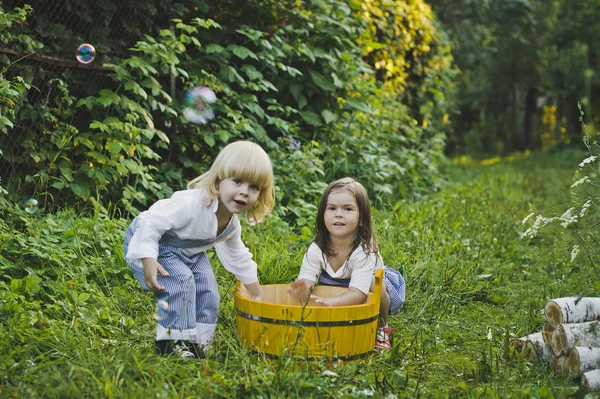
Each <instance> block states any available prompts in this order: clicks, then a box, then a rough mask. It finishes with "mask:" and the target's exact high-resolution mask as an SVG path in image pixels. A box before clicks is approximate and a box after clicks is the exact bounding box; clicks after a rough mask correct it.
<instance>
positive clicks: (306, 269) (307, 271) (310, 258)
mask: <svg viewBox="0 0 600 399" xmlns="http://www.w3.org/2000/svg"><path fill="white" fill-rule="evenodd" d="M323 262H324V260H323V251H321V248H319V246H318V245H317V244H315V243H314V242H313V243H312V244H310V246H309V247H308V249H307V250H306V253H305V254H304V258H303V259H302V266H301V267H300V273H298V279H305V280H309V281H317V279H318V278H319V275H320V274H321V270H322V267H323Z"/></svg>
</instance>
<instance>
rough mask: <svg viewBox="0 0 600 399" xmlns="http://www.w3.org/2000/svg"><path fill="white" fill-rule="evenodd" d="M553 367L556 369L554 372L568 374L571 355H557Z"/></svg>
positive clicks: (561, 374) (562, 374)
mask: <svg viewBox="0 0 600 399" xmlns="http://www.w3.org/2000/svg"><path fill="white" fill-rule="evenodd" d="M552 368H553V369H554V373H556V375H560V376H568V375H569V357H568V356H566V355H560V356H557V357H556V358H555V359H554V361H553V365H552Z"/></svg>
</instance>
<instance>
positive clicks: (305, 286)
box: [287, 279, 312, 301]
mask: <svg viewBox="0 0 600 399" xmlns="http://www.w3.org/2000/svg"><path fill="white" fill-rule="evenodd" d="M311 288H312V287H311V286H310V282H309V281H308V280H303V279H301V280H296V281H293V282H291V283H290V286H289V287H288V289H287V292H288V294H290V295H291V296H292V297H294V298H296V299H298V300H299V301H305V300H306V299H308V296H309V295H310V289H311Z"/></svg>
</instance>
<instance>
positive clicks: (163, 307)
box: [152, 300, 169, 320]
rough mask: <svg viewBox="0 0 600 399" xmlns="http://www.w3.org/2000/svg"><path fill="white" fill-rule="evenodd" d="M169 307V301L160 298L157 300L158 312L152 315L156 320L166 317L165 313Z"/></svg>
mask: <svg viewBox="0 0 600 399" xmlns="http://www.w3.org/2000/svg"><path fill="white" fill-rule="evenodd" d="M167 309H169V304H168V303H167V301H163V300H160V301H158V302H156V312H154V314H153V315H152V317H154V319H156V320H162V319H164V314H165V312H166V311H167Z"/></svg>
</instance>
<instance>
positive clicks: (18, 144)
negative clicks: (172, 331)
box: [0, 0, 143, 199]
mask: <svg viewBox="0 0 600 399" xmlns="http://www.w3.org/2000/svg"><path fill="white" fill-rule="evenodd" d="M129 3H130V4H129V5H120V4H118V3H117V2H114V1H102V0H97V1H93V0H89V1H86V0H79V1H72V0H37V1H36V0H30V1H18V0H4V1H3V2H2V3H0V13H4V14H5V16H6V15H7V14H8V13H11V12H13V11H14V10H15V9H16V8H17V7H18V8H24V7H26V5H30V6H31V8H32V10H31V11H30V12H29V13H28V16H27V19H26V21H25V22H24V23H21V24H13V26H10V28H8V29H5V30H4V32H1V33H0V81H2V80H4V83H5V86H6V82H10V81H11V80H13V79H15V78H16V77H20V78H23V79H24V81H25V82H27V83H30V84H31V88H30V89H29V90H28V91H27V94H26V96H27V97H26V99H25V100H24V101H22V102H21V103H20V104H9V103H6V102H5V101H4V100H5V99H3V98H2V96H1V95H0V103H2V102H5V104H0V105H1V106H2V107H1V108H0V110H2V108H4V107H10V108H11V110H13V112H14V114H15V121H14V125H13V126H12V127H10V128H9V129H8V130H7V131H4V132H2V131H0V151H1V153H0V179H1V180H0V185H1V186H3V187H4V188H5V189H7V190H8V191H9V192H10V193H11V196H12V197H15V198H21V199H23V198H27V197H28V196H29V195H31V194H32V192H31V190H32V187H33V184H31V183H32V182H33V181H34V180H35V179H36V178H39V177H41V176H40V175H39V173H40V170H41V168H40V169H38V168H37V167H36V165H42V164H43V165H45V167H48V165H49V164H52V162H56V161H57V159H58V158H59V157H60V156H63V155H62V154H61V152H60V146H61V143H60V140H58V141H59V142H54V143H52V145H53V146H54V148H58V150H55V151H54V154H53V155H52V156H50V157H55V158H56V159H41V157H40V155H39V154H40V153H42V152H41V151H33V150H34V149H36V148H37V146H38V145H41V144H40V143H41V142H42V141H44V140H42V138H43V137H44V135H47V134H48V132H50V131H53V135H52V136H53V138H52V139H47V140H45V141H48V140H54V141H57V140H56V137H61V135H63V137H64V138H65V140H67V138H68V137H67V136H68V135H70V134H73V131H76V130H74V129H69V125H70V124H72V123H74V122H73V121H72V120H70V118H75V112H74V111H73V109H74V108H75V107H76V104H77V101H78V100H79V99H80V98H83V97H86V96H90V95H95V94H96V93H97V92H98V91H99V90H101V89H102V87H103V85H104V83H105V81H106V80H107V74H108V73H110V71H111V68H110V67H105V66H103V64H106V63H114V62H118V60H119V59H120V58H122V57H123V56H124V55H125V53H126V52H127V50H128V48H130V47H132V46H133V45H134V43H135V42H136V40H137V39H138V38H139V37H140V35H141V29H140V27H141V26H142V27H143V24H140V23H139V22H135V20H134V19H135V18H138V17H139V15H138V14H136V13H135V12H132V11H134V10H132V7H133V8H135V7H136V5H135V1H133V2H129ZM0 17H2V16H1V15H0ZM134 26H135V28H134ZM84 43H89V44H91V45H92V46H93V47H94V48H95V51H96V53H95V58H93V60H92V61H91V62H89V63H82V62H80V61H78V59H77V49H78V48H79V46H81V45H82V44H84ZM65 101H68V103H66V104H65ZM13 107H14V108H13ZM59 108H60V109H63V108H66V109H70V110H71V112H70V113H69V112H57V111H56V110H57V109H59ZM4 111H5V112H6V111H8V110H7V109H4ZM1 116H2V115H0V117H1ZM88 123H89V121H88ZM57 130H62V132H58V134H56V133H57ZM45 145H48V143H46V144H45ZM50 153H51V152H48V154H50Z"/></svg>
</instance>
